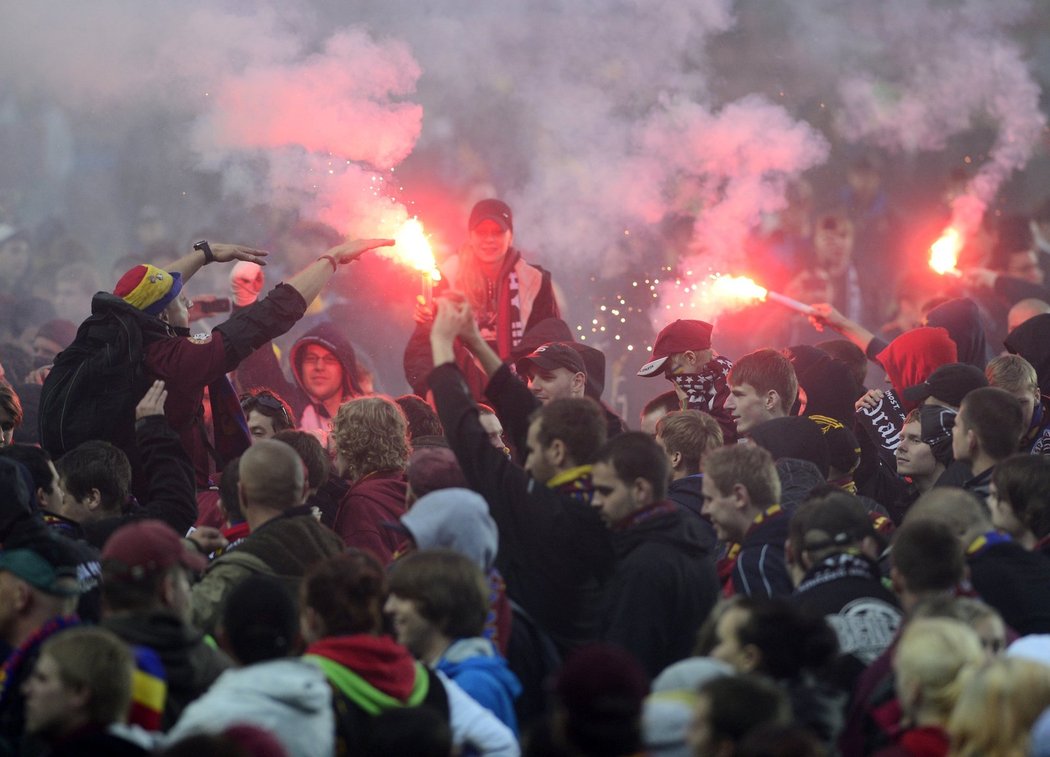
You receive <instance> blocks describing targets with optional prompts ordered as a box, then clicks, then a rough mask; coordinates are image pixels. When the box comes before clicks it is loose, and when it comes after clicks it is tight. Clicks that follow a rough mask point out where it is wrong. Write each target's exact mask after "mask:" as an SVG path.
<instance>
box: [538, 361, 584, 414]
mask: <svg viewBox="0 0 1050 757" xmlns="http://www.w3.org/2000/svg"><path fill="white" fill-rule="evenodd" d="M582 376H583V374H580V373H574V372H573V371H571V370H569V369H568V368H552V369H550V370H545V369H543V368H540V367H539V366H538V365H534V366H532V368H531V370H530V371H529V391H531V392H532V394H533V396H535V397H536V399H538V400H539V401H540V402H542V403H544V404H547V403H548V402H550V401H551V400H559V399H569V398H571V397H579V396H582V393H581V392H579V391H577V390H578V389H579V388H581V387H582V385H583V379H582Z"/></svg>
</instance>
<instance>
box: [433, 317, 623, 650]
mask: <svg viewBox="0 0 1050 757" xmlns="http://www.w3.org/2000/svg"><path fill="white" fill-rule="evenodd" d="M457 336H461V337H464V340H465V341H468V343H469V342H470V341H471V340H472V339H477V338H478V335H477V325H476V323H475V320H474V317H473V314H472V313H471V311H470V307H469V305H467V304H466V303H465V302H454V301H452V300H449V299H442V300H439V302H438V311H437V316H436V317H435V319H434V324H433V327H432V328H431V331H430V343H431V349H432V351H433V357H434V365H435V368H434V370H433V371H432V372H431V374H430V376H429V377H428V379H427V381H428V384H429V385H430V387H431V390H432V391H433V393H434V402H435V405H436V406H437V411H438V415H439V416H440V417H441V425H442V426H443V427H444V429H445V435H446V437H447V438H448V442H449V446H450V447H451V448H452V450H453V451H454V452H455V453H456V458H457V460H459V464H460V467H461V468H462V469H463V475H464V476H465V477H466V480H467V482H468V484H469V485H470V487H471V488H472V489H474V490H475V491H477V492H478V493H479V494H481V495H482V496H483V497H485V499H486V501H487V502H488V504H489V511H490V512H491V514H492V517H493V518H494V519H495V521H496V524H497V526H498V527H499V532H500V550H499V557H498V558H497V562H496V565H497V567H498V568H499V570H500V572H501V573H502V574H503V577H504V579H505V580H506V582H507V591H508V593H509V595H510V596H511V598H513V599H514V600H516V601H517V602H518V603H520V604H521V605H522V607H524V608H525V610H526V611H527V612H528V613H529V614H530V615H532V616H533V617H534V618H535V619H536V621H537V622H538V623H539V624H540V625H542V626H543V628H544V629H545V630H546V631H548V632H549V633H550V635H551V637H552V638H553V639H554V641H555V642H556V643H557V644H558V646H559V647H560V648H561V649H562V650H563V651H564V650H566V649H568V648H570V647H573V646H576V645H579V644H581V643H583V642H585V641H588V640H592V639H595V638H597V636H598V634H599V631H598V623H599V606H600V601H601V590H602V583H603V581H604V580H605V578H607V576H608V573H609V571H610V569H611V567H612V563H613V551H612V546H611V544H610V539H609V534H608V532H607V530H606V529H605V527H604V525H603V524H602V521H601V518H599V516H598V512H597V511H596V510H595V509H593V508H592V507H591V505H590V501H591V495H592V492H593V490H592V488H591V468H590V465H589V464H588V463H589V462H590V459H591V456H592V455H593V454H594V452H595V451H596V450H597V449H598V448H599V447H600V446H601V445H602V444H603V443H604V442H605V420H604V418H603V417H602V412H601V409H600V408H599V407H598V405H597V404H596V403H595V402H594V401H593V400H590V399H586V398H579V399H560V400H552V401H551V402H549V403H547V404H546V405H544V406H543V407H542V408H540V409H539V410H538V411H537V413H536V415H535V416H534V419H533V420H532V421H531V422H530V421H529V420H528V419H529V413H530V412H531V408H532V407H533V406H534V403H535V398H534V397H533V396H532V394H531V393H530V392H529V390H528V387H526V386H525V385H524V384H523V383H522V382H521V380H520V379H518V378H517V377H516V376H514V374H512V373H511V372H510V370H509V368H507V367H506V366H503V365H502V363H499V362H498V361H499V358H498V356H497V357H496V358H495V360H496V362H497V363H498V365H496V366H495V370H493V371H491V372H490V371H489V368H490V366H488V365H485V364H484V363H483V367H484V368H485V369H486V373H491V374H493V378H492V379H490V382H489V387H488V390H487V393H488V394H489V396H490V397H492V398H493V400H494V402H495V404H496V410H497V413H498V414H499V416H500V418H501V419H502V420H503V423H504V426H505V427H506V428H507V429H508V431H511V433H512V434H513V433H514V432H513V431H512V429H520V428H521V427H522V426H524V427H526V428H527V433H526V434H525V438H526V443H525V446H526V447H527V450H528V457H527V459H526V461H525V467H524V469H523V468H521V467H519V466H517V465H515V464H514V463H513V462H511V461H510V460H508V459H507V457H506V456H505V455H504V454H503V453H502V452H500V451H499V450H497V449H496V448H495V447H493V446H492V444H491V443H490V442H489V439H488V434H487V433H486V431H485V429H484V428H482V426H481V423H480V421H479V420H478V408H477V405H476V404H475V402H474V400H473V398H472V397H471V394H470V391H469V389H468V387H467V384H466V382H465V381H464V377H463V374H462V373H461V371H460V370H459V368H458V367H457V366H456V365H455V353H454V351H453V345H454V342H455V340H456V338H457ZM494 385H495V388H494Z"/></svg>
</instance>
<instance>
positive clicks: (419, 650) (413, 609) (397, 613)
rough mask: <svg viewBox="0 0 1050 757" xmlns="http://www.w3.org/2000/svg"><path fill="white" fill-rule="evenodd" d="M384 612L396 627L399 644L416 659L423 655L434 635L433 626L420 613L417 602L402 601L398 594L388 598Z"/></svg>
mask: <svg viewBox="0 0 1050 757" xmlns="http://www.w3.org/2000/svg"><path fill="white" fill-rule="evenodd" d="M383 612H385V613H386V615H387V617H388V618H390V621H391V623H392V624H393V626H394V635H395V636H396V637H397V643H398V644H401V645H402V646H403V647H406V648H407V649H408V651H410V652H411V653H412V654H414V655H415V656H416V657H419V656H420V655H422V654H423V653H424V652H425V651H426V650H427V647H428V646H429V643H430V640H431V638H432V637H433V635H434V626H433V624H432V623H431V622H430V621H429V620H427V619H426V618H424V617H423V616H422V615H421V614H420V613H419V607H418V606H417V604H416V602H415V600H412V599H402V598H401V597H399V596H397V595H396V594H391V595H390V596H389V597H387V600H386V603H385V604H384V605H383Z"/></svg>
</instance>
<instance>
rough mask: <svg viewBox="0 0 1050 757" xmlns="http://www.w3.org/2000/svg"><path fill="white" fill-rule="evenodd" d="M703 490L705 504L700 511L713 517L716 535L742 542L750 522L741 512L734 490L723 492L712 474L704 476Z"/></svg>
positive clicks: (712, 521) (729, 540)
mask: <svg viewBox="0 0 1050 757" xmlns="http://www.w3.org/2000/svg"><path fill="white" fill-rule="evenodd" d="M701 492H702V494H703V500H704V504H703V507H702V508H701V510H700V512H701V513H702V514H703V515H706V516H707V517H708V518H710V519H711V524H712V525H713V526H714V527H715V535H717V536H718V538H719V539H720V540H722V541H727V542H734V543H737V542H740V540H741V539H743V538H744V534H745V533H746V532H747V527H748V525H749V523H748V521H747V518H746V517H745V516H744V515H743V514H742V512H741V508H740V506H739V502H738V500H737V497H736V495H735V494H734V492H732V491H730V492H729V493H728V494H723V493H722V492H721V491H719V490H718V486H717V485H716V484H715V482H714V479H713V478H712V477H711V476H704V480H703V483H702V484H701Z"/></svg>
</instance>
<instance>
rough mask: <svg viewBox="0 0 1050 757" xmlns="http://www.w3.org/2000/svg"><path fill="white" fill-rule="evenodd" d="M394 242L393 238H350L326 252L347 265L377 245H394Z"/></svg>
mask: <svg viewBox="0 0 1050 757" xmlns="http://www.w3.org/2000/svg"><path fill="white" fill-rule="evenodd" d="M393 244H394V240H393V239H350V240H347V241H346V242H343V243H342V244H337V245H336V246H335V247H333V248H332V249H330V250H329V251H328V252H327V253H325V254H327V255H331V256H332V257H333V258H335V259H336V261H337V262H338V263H339V265H345V264H346V263H351V262H353V261H355V260H357V259H358V258H359V257H361V255H363V254H364V253H366V252H368V251H369V250H374V249H375V248H376V247H392V246H393Z"/></svg>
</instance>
